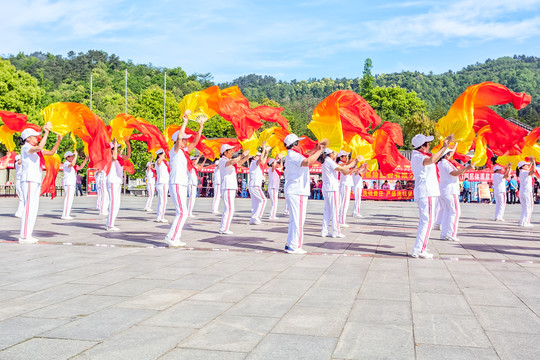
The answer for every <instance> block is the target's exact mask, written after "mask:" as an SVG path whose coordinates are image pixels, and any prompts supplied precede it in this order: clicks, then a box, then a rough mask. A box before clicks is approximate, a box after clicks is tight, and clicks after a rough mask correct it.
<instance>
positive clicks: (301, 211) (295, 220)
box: [285, 194, 308, 250]
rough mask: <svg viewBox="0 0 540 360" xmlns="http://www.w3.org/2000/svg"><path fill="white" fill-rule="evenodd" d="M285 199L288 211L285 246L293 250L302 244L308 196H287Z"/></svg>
mask: <svg viewBox="0 0 540 360" xmlns="http://www.w3.org/2000/svg"><path fill="white" fill-rule="evenodd" d="M285 199H286V201H287V208H288V209H289V231H288V233H287V246H288V247H289V248H291V249H293V250H295V249H299V248H301V247H302V245H303V243H304V223H305V221H306V213H307V200H308V196H307V195H291V194H289V195H287V196H286V197H285Z"/></svg>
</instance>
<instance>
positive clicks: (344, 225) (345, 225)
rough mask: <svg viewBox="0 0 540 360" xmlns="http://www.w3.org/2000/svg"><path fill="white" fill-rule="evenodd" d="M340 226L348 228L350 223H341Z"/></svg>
mask: <svg viewBox="0 0 540 360" xmlns="http://www.w3.org/2000/svg"><path fill="white" fill-rule="evenodd" d="M339 226H340V227H344V228H348V227H350V226H349V224H339Z"/></svg>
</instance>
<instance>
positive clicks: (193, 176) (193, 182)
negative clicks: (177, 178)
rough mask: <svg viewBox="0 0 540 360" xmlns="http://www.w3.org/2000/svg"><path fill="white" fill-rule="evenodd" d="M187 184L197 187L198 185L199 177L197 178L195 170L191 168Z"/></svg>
mask: <svg viewBox="0 0 540 360" xmlns="http://www.w3.org/2000/svg"><path fill="white" fill-rule="evenodd" d="M189 184H190V185H198V184H199V177H198V176H197V169H196V168H193V169H192V170H191V172H190V173H189Z"/></svg>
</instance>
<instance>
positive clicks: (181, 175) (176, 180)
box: [169, 147, 189, 186]
mask: <svg viewBox="0 0 540 360" xmlns="http://www.w3.org/2000/svg"><path fill="white" fill-rule="evenodd" d="M169 159H170V163H169V166H170V167H171V174H170V176H169V183H171V184H179V185H182V186H188V184H189V174H188V168H187V161H188V160H187V159H186V155H185V154H184V151H183V150H182V149H180V150H178V152H175V151H174V147H173V148H172V149H171V151H169Z"/></svg>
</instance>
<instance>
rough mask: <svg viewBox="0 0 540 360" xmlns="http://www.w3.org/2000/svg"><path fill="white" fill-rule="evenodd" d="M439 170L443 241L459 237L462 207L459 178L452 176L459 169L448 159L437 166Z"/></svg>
mask: <svg viewBox="0 0 540 360" xmlns="http://www.w3.org/2000/svg"><path fill="white" fill-rule="evenodd" d="M437 167H438V168H439V176H440V178H439V190H440V192H441V195H440V197H439V201H440V204H441V210H440V211H441V213H442V215H441V216H442V218H441V239H445V238H447V237H453V238H455V237H456V236H457V230H458V223H459V217H460V215H461V207H460V205H459V177H458V176H453V175H450V173H451V172H452V171H456V170H457V168H456V167H455V166H454V165H453V164H452V163H451V162H450V161H448V160H447V159H442V160H441V161H439V163H438V164H437Z"/></svg>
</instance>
